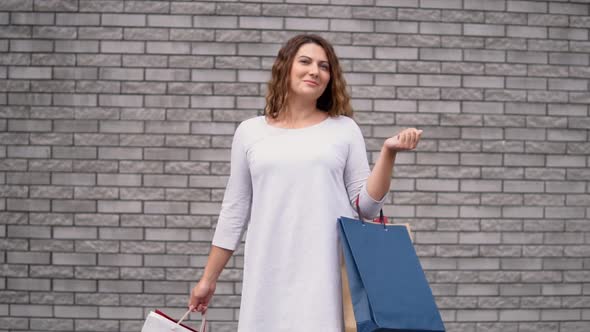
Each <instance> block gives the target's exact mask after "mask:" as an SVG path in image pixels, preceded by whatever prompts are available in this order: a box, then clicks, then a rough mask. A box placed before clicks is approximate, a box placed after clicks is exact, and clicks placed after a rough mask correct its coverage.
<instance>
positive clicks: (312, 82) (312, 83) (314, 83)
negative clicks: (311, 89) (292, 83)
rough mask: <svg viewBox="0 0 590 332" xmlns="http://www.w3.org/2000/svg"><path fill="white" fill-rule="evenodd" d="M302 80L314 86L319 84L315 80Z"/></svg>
mask: <svg viewBox="0 0 590 332" xmlns="http://www.w3.org/2000/svg"><path fill="white" fill-rule="evenodd" d="M303 82H305V83H307V84H311V85H314V86H318V85H319V84H318V83H317V82H314V81H303Z"/></svg>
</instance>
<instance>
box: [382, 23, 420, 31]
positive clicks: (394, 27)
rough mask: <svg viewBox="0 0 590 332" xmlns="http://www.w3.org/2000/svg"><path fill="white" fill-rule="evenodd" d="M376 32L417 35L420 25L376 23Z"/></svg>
mask: <svg viewBox="0 0 590 332" xmlns="http://www.w3.org/2000/svg"><path fill="white" fill-rule="evenodd" d="M375 31H376V32H390V33H417V32H418V24H417V23H415V22H398V21H395V22H392V21H376V22H375Z"/></svg>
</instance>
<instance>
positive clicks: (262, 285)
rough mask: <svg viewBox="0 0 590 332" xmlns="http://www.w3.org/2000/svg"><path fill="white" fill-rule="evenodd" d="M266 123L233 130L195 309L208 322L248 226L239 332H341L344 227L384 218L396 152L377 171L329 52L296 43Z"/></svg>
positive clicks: (413, 134)
mask: <svg viewBox="0 0 590 332" xmlns="http://www.w3.org/2000/svg"><path fill="white" fill-rule="evenodd" d="M266 102H267V106H266V109H265V115H264V116H260V117H256V118H252V119H249V120H246V121H244V122H242V123H241V124H240V125H239V126H238V128H237V129H236V132H235V135H234V139H233V143H232V152H231V171H230V178H229V181H228V184H227V188H226V192H225V196H224V199H223V204H222V208H221V213H220V216H219V221H218V224H217V228H216V231H215V235H214V237H213V243H212V247H211V252H210V254H209V259H208V262H207V266H206V267H205V271H204V274H203V277H202V278H201V280H200V281H199V282H198V283H197V285H196V286H195V287H194V288H193V290H192V292H191V296H190V301H189V308H190V309H192V310H193V311H199V312H203V311H205V310H206V309H207V305H208V303H209V301H210V300H211V297H212V296H213V293H214V291H215V284H216V281H217V278H218V277H219V274H220V273H221V271H222V269H223V267H224V266H225V264H226V263H227V261H228V260H229V258H230V257H231V255H232V253H233V251H234V250H235V249H236V247H237V246H238V244H239V242H240V239H241V236H242V233H243V231H244V229H245V227H246V225H247V227H248V232H247V236H246V244H245V256H244V277H243V287H242V302H241V307H240V319H239V324H238V331H242V332H277V331H301V330H305V331H322V332H341V331H342V305H341V297H340V294H341V284H340V270H339V259H338V257H339V256H338V255H339V249H338V232H337V218H339V217H340V216H353V215H354V211H355V210H354V206H355V202H356V201H357V198H358V204H359V206H360V211H361V214H362V215H363V217H365V218H371V217H374V216H376V215H377V214H378V212H379V210H380V209H381V207H382V205H383V202H384V200H385V195H386V193H387V192H388V191H389V185H390V181H391V175H392V169H393V164H394V160H395V156H396V152H397V151H401V150H410V149H414V148H415V147H416V144H417V143H418V140H419V139H420V134H421V133H422V131H420V130H416V129H406V130H404V131H402V132H401V133H399V134H398V135H396V136H394V137H391V138H388V139H387V140H385V142H384V144H383V148H382V149H381V154H380V156H379V159H378V160H377V162H376V164H375V167H374V168H373V171H372V172H370V169H369V165H368V161H367V155H366V150H365V143H364V139H363V136H362V134H361V131H360V128H359V127H358V125H357V124H356V123H355V122H354V121H353V120H352V119H351V118H350V117H351V116H352V109H351V107H350V98H349V97H348V95H347V92H346V84H345V81H344V78H343V77H342V72H341V69H340V66H339V64H338V59H337V57H336V55H335V53H334V50H333V48H332V46H331V45H330V44H329V43H328V42H327V41H326V40H324V39H323V38H321V37H319V36H316V35H298V36H296V37H293V38H292V39H290V40H289V41H288V42H287V43H286V44H285V45H284V46H283V47H282V48H281V50H280V51H279V54H278V56H277V59H276V61H275V63H274V65H273V68H272V77H271V81H270V82H269V88H268V93H267V97H266Z"/></svg>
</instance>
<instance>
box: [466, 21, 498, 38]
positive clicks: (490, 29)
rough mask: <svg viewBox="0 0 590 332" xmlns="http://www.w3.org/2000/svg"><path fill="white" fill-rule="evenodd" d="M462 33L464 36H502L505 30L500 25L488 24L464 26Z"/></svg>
mask: <svg viewBox="0 0 590 332" xmlns="http://www.w3.org/2000/svg"><path fill="white" fill-rule="evenodd" d="M463 31H464V32H463V33H464V34H465V35H466V36H504V35H505V28H504V26H502V25H490V24H464V25H463Z"/></svg>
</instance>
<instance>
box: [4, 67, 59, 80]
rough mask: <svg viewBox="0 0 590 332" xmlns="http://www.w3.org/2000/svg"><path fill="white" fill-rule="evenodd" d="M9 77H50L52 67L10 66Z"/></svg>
mask: <svg viewBox="0 0 590 332" xmlns="http://www.w3.org/2000/svg"><path fill="white" fill-rule="evenodd" d="M8 77H9V78H15V79H48V78H51V68H46V67H10V68H9V71H8Z"/></svg>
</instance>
